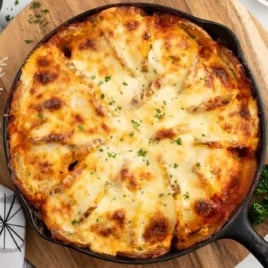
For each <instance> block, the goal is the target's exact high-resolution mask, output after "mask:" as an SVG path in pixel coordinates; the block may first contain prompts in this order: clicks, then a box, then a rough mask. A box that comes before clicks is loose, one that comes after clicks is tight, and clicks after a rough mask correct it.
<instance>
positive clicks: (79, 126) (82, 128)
mask: <svg viewBox="0 0 268 268" xmlns="http://www.w3.org/2000/svg"><path fill="white" fill-rule="evenodd" d="M77 127H78V128H79V129H80V130H81V131H84V130H85V128H84V126H83V125H78V126H77Z"/></svg>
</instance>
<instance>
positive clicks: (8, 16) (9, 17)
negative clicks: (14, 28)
mask: <svg viewBox="0 0 268 268" xmlns="http://www.w3.org/2000/svg"><path fill="white" fill-rule="evenodd" d="M5 18H6V21H7V22H8V21H11V20H12V19H13V17H11V16H10V15H6V17H5Z"/></svg>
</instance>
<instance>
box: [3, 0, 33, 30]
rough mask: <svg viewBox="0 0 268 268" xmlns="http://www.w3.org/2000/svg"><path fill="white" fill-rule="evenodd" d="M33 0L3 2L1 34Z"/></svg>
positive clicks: (7, 0) (6, 0)
mask: <svg viewBox="0 0 268 268" xmlns="http://www.w3.org/2000/svg"><path fill="white" fill-rule="evenodd" d="M30 2H32V0H17V1H16V0H12V1H11V0H3V5H2V8H1V11H0V32H1V30H2V29H3V28H4V27H5V26H6V25H7V23H8V22H9V20H11V19H12V18H14V17H15V16H16V15H17V14H18V13H19V12H20V11H21V10H22V9H23V8H24V7H25V6H26V5H28V4H29V3H30Z"/></svg>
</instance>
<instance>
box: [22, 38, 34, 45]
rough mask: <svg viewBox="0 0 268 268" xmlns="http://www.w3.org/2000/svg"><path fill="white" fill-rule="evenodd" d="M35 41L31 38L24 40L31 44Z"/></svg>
mask: <svg viewBox="0 0 268 268" xmlns="http://www.w3.org/2000/svg"><path fill="white" fill-rule="evenodd" d="M33 42H34V41H33V40H31V39H25V40H24V43H25V44H31V43H33Z"/></svg>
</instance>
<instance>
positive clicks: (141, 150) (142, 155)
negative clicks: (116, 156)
mask: <svg viewBox="0 0 268 268" xmlns="http://www.w3.org/2000/svg"><path fill="white" fill-rule="evenodd" d="M146 154H147V151H145V150H143V149H140V150H139V151H138V152H137V155H138V156H141V157H145V156H146Z"/></svg>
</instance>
